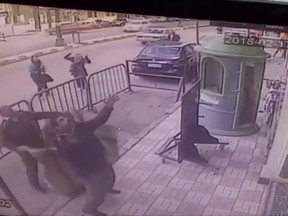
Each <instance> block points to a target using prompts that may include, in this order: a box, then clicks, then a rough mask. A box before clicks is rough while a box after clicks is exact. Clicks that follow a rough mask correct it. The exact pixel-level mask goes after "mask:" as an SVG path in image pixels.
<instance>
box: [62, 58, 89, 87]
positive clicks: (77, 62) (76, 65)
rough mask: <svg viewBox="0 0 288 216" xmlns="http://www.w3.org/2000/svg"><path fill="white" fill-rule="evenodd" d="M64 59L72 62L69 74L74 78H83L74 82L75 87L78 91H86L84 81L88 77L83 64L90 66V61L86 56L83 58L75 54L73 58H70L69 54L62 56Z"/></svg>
mask: <svg viewBox="0 0 288 216" xmlns="http://www.w3.org/2000/svg"><path fill="white" fill-rule="evenodd" d="M64 59H66V60H68V61H70V62H72V64H71V66H70V70H69V71H70V73H71V75H72V76H73V77H74V78H77V77H83V79H78V80H76V84H77V87H78V88H79V89H83V90H84V89H86V84H85V79H86V77H87V76H88V73H87V70H86V68H85V64H91V60H90V59H89V58H88V56H87V55H86V56H85V57H83V55H81V54H79V53H78V54H76V55H75V56H74V57H72V56H71V53H68V54H67V55H66V56H64Z"/></svg>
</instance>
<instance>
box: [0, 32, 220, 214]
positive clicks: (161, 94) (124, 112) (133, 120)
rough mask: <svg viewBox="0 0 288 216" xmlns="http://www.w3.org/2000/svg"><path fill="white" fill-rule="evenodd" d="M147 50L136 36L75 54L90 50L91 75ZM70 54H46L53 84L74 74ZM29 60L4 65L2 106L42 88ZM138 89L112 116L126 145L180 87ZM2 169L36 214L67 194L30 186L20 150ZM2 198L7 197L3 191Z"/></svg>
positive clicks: (190, 35) (188, 36) (189, 36)
mask: <svg viewBox="0 0 288 216" xmlns="http://www.w3.org/2000/svg"><path fill="white" fill-rule="evenodd" d="M211 32H215V28H211V27H209V28H203V29H201V32H200V34H205V33H211ZM179 33H180V36H181V38H182V41H186V42H195V30H186V31H180V32H179ZM141 49H143V46H142V45H141V44H140V43H138V42H137V41H136V40H135V38H127V39H123V40H117V41H112V42H109V43H102V44H97V45H92V46H86V47H81V48H77V49H75V50H73V53H76V52H77V53H83V54H87V55H88V56H89V57H90V58H91V60H92V64H91V65H88V66H87V69H88V72H89V73H90V74H91V73H93V72H96V71H98V70H101V69H103V68H107V67H110V66H113V65H116V64H120V63H124V62H125V60H129V59H133V58H134V57H135V56H136V55H137V54H138V53H139V52H140V51H141ZM65 54H67V52H60V53H55V54H52V55H47V56H43V57H42V58H41V60H42V61H43V63H44V64H45V65H46V68H47V72H48V73H49V74H50V75H51V76H52V77H53V78H54V80H55V82H54V83H53V85H56V84H59V83H62V82H64V81H67V80H69V79H70V78H71V77H70V75H69V73H68V69H69V62H67V61H65V60H64V59H63V56H64V55H65ZM28 65H29V61H28V60H27V61H22V62H18V63H14V64H10V65H6V66H2V67H0V94H1V97H0V105H5V104H11V103H14V102H16V101H18V100H21V99H29V98H31V96H32V95H33V94H34V93H35V92H36V87H35V85H34V83H33V82H32V81H31V79H30V77H29V74H28V71H27V68H28ZM131 81H132V82H133V83H138V84H140V83H142V84H144V85H150V86H152V85H153V86H155V85H157V86H160V85H161V86H162V87H165V86H166V87H168V88H171V87H174V88H176V85H171V84H170V83H165V82H164V83H163V82H162V83H158V82H157V83H156V82H155V81H152V80H143V79H139V78H134V77H133V78H132V80H131ZM133 89H134V90H135V93H133V94H129V93H122V94H121V95H120V101H119V102H118V103H117V104H116V106H115V109H114V112H113V114H112V116H111V119H110V120H109V123H110V124H113V125H116V126H118V127H119V128H120V129H121V130H120V133H119V135H120V142H121V143H120V144H124V143H125V142H127V141H128V140H129V138H132V137H134V136H135V135H136V134H137V133H139V131H141V130H142V129H143V128H145V127H146V126H148V125H150V124H151V123H152V122H153V121H154V120H156V119H159V118H161V117H162V116H163V115H165V112H166V110H167V109H168V108H169V106H170V105H172V104H173V103H174V101H175V95H176V94H175V92H171V91H160V90H146V89H144V88H133ZM0 172H1V176H2V177H3V178H4V180H5V181H6V183H8V185H9V187H10V188H11V189H12V191H13V192H14V193H15V195H16V197H17V199H18V200H19V201H20V202H21V204H22V205H23V206H24V207H25V209H26V210H27V212H28V213H29V214H30V215H40V213H41V212H43V211H44V210H45V209H46V208H48V207H49V206H51V205H53V203H54V202H55V201H56V200H57V199H63V198H61V197H60V198H59V195H57V194H55V193H53V192H49V193H48V194H47V195H42V194H39V193H37V192H36V191H34V190H33V189H32V188H31V187H30V186H29V184H28V182H27V178H26V175H25V170H24V167H23V166H22V164H21V162H20V160H19V158H18V157H17V156H16V155H15V154H11V155H9V156H8V157H6V158H4V159H2V160H1V161H0ZM27 194H30V196H31V197H32V198H31V199H27ZM0 197H5V196H4V195H3V194H2V193H1V191H0ZM5 210H6V209H5ZM7 210H9V209H7ZM12 211H13V210H11V211H10V210H9V212H8V213H9V214H11V215H12V214H15V213H14V212H12ZM8 213H6V214H8Z"/></svg>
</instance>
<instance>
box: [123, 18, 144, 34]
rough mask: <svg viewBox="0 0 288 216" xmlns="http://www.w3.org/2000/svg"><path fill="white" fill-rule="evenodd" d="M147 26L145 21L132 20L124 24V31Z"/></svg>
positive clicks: (132, 30)
mask: <svg viewBox="0 0 288 216" xmlns="http://www.w3.org/2000/svg"><path fill="white" fill-rule="evenodd" d="M147 27H148V22H147V21H142V20H133V21H129V22H128V23H126V24H125V25H124V32H139V31H141V30H144V29H146V28H147Z"/></svg>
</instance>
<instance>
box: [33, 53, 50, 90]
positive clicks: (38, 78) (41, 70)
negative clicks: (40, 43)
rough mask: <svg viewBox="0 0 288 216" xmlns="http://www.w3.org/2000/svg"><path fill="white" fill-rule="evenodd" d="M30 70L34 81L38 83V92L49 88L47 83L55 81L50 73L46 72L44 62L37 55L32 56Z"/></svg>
mask: <svg viewBox="0 0 288 216" xmlns="http://www.w3.org/2000/svg"><path fill="white" fill-rule="evenodd" d="M29 72H30V76H31V78H32V80H33V82H34V83H35V84H36V85H37V91H38V92H41V91H43V90H46V89H47V88H48V86H47V83H48V82H52V81H53V79H52V78H51V77H50V76H49V75H48V74H46V70H45V66H44V65H43V63H42V62H41V61H40V59H39V58H38V57H37V56H35V55H33V56H32V57H31V64H30V65H29Z"/></svg>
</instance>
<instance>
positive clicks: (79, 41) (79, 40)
mask: <svg viewBox="0 0 288 216" xmlns="http://www.w3.org/2000/svg"><path fill="white" fill-rule="evenodd" d="M77 37H78V43H79V44H80V43H81V39H80V32H78V31H77Z"/></svg>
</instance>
